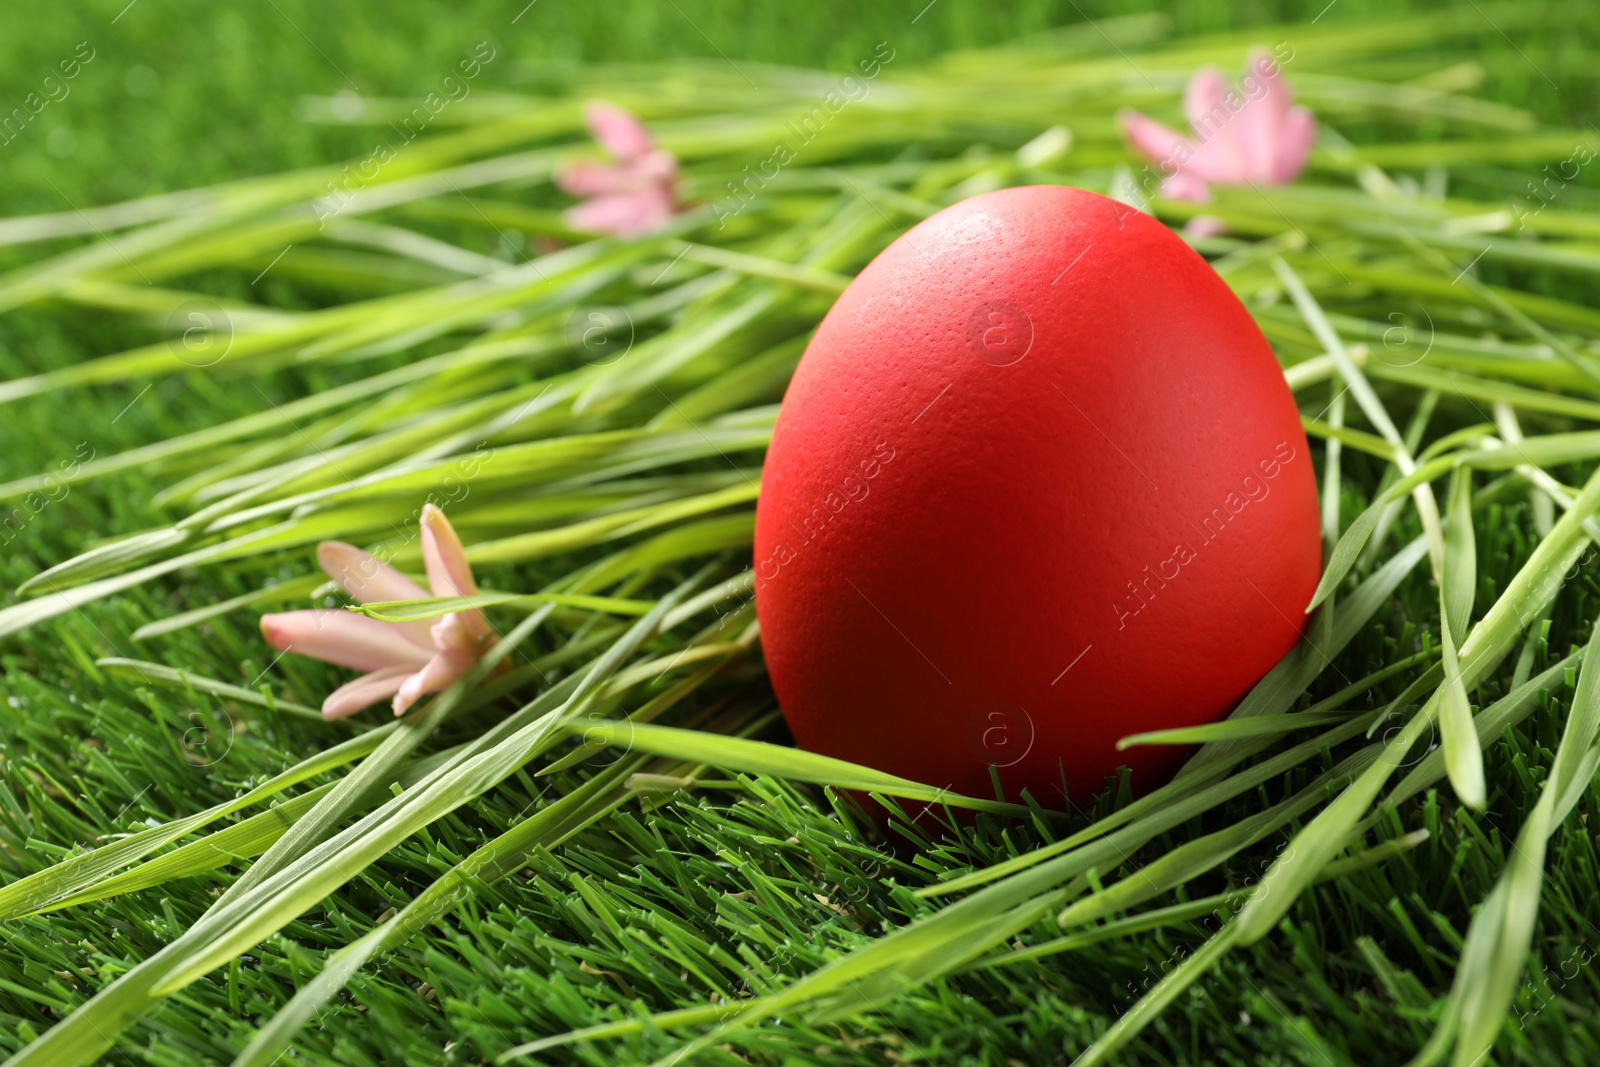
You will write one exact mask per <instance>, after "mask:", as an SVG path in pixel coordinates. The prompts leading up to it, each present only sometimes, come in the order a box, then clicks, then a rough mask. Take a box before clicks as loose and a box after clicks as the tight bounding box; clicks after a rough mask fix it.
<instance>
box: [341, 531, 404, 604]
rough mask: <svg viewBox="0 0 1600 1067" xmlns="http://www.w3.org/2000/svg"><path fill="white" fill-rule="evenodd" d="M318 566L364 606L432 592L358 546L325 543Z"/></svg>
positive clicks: (342, 543)
mask: <svg viewBox="0 0 1600 1067" xmlns="http://www.w3.org/2000/svg"><path fill="white" fill-rule="evenodd" d="M317 564H318V565H319V566H320V567H321V568H322V572H323V573H324V574H326V575H327V576H328V577H329V578H332V579H333V580H334V581H336V582H338V583H339V587H340V588H341V589H343V590H344V591H345V592H346V593H349V594H350V595H351V596H353V597H355V598H356V599H357V600H359V601H360V602H361V603H363V604H371V603H373V602H374V601H379V600H420V599H422V598H423V597H425V596H427V595H428V591H427V590H426V589H424V588H422V586H420V585H418V584H417V583H416V582H413V581H412V580H411V579H410V578H407V577H406V576H405V575H403V574H401V573H400V572H399V571H397V570H395V569H394V568H393V567H391V566H389V565H388V564H387V563H383V562H381V561H380V560H378V558H377V557H375V556H372V555H370V554H368V553H366V552H363V551H361V549H359V548H357V547H356V546H355V545H347V544H345V543H344V542H343V541H324V542H322V543H321V544H320V545H318V546H317Z"/></svg>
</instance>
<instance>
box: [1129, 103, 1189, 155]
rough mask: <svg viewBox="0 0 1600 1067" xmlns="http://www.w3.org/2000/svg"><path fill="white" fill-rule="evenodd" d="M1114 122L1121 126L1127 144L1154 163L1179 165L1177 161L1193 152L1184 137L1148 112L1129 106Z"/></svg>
mask: <svg viewBox="0 0 1600 1067" xmlns="http://www.w3.org/2000/svg"><path fill="white" fill-rule="evenodd" d="M1117 121H1118V122H1119V123H1120V124H1121V125H1122V133H1123V136H1125V137H1126V138H1127V139H1128V143H1129V144H1131V145H1133V147H1134V149H1135V150H1136V151H1137V152H1138V153H1139V154H1140V155H1142V156H1144V157H1145V158H1146V159H1148V160H1149V161H1150V162H1152V163H1154V164H1156V165H1157V166H1161V165H1162V164H1165V165H1166V166H1167V167H1168V168H1171V167H1178V166H1181V165H1182V164H1181V162H1180V161H1181V160H1182V159H1184V158H1185V157H1187V156H1188V155H1190V154H1192V153H1193V151H1194V146H1193V145H1191V144H1189V140H1188V138H1186V137H1184V136H1183V135H1182V134H1181V133H1179V132H1178V131H1177V130H1174V129H1173V128H1172V127H1171V126H1167V125H1164V124H1162V123H1160V122H1157V121H1156V120H1155V119H1153V118H1151V117H1150V116H1149V115H1144V114H1141V113H1140V112H1137V111H1134V110H1131V109H1129V110H1125V111H1123V112H1121V113H1120V114H1119V115H1118V116H1117Z"/></svg>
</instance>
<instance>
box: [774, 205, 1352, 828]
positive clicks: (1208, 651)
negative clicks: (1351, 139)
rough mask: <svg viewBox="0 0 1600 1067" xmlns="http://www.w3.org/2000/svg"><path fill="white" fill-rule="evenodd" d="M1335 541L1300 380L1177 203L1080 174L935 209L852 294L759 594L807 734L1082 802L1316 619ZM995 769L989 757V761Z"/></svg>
mask: <svg viewBox="0 0 1600 1067" xmlns="http://www.w3.org/2000/svg"><path fill="white" fill-rule="evenodd" d="M1321 559H1322V556H1321V546H1320V541H1319V532H1318V513H1317V499H1316V483H1315V476H1314V474H1313V471H1312V462H1311V456H1310V453H1309V448H1308V445H1307V442H1306V438H1305V434H1304V432H1303V431H1302V429H1301V427H1300V419H1299V414H1298V411H1297V409H1296V407H1295V403H1294V399H1293V397H1292V396H1291V394H1290V392H1289V389H1288V387H1287V385H1286V384H1285V382H1284V379H1283V374H1282V371H1281V370H1280V369H1279V365H1278V362H1277V360H1276V359H1275V357H1274V356H1273V353H1272V350H1271V349H1270V348H1269V346H1268V344H1267V342H1266V340H1265V339H1264V338H1263V337H1262V335H1261V332H1260V330H1259V329H1257V327H1256V325H1255V322H1254V321H1253V320H1252V319H1251V317H1250V314H1249V313H1248V312H1247V311H1246V310H1245V308H1244V306H1243V305H1242V304H1241V303H1240V302H1239V300H1238V298H1237V297H1235V296H1234V294H1233V292H1232V291H1231V290H1230V289H1229V288H1228V286H1227V285H1226V284H1225V283H1224V282H1223V281H1222V279H1221V278H1219V277H1218V276H1217V274H1216V272H1215V271H1213V270H1212V269H1211V267H1210V266H1209V265H1208V264H1207V263H1206V262H1205V260H1204V259H1203V258H1202V257H1201V256H1199V255H1198V254H1197V253H1195V252H1194V251H1193V250H1192V249H1191V248H1189V246H1188V245H1187V244H1185V243H1184V242H1183V240H1181V239H1180V238H1179V237H1178V236H1177V235H1176V234H1174V233H1173V232H1172V231H1171V230H1169V229H1168V228H1167V227H1165V226H1163V225H1162V224H1161V223H1159V222H1157V221H1156V220H1155V219H1154V218H1151V217H1150V216H1148V215H1145V214H1143V213H1141V212H1139V211H1136V210H1134V209H1132V208H1129V207H1127V206H1126V205H1124V204H1121V203H1119V202H1118V201H1115V200H1111V199H1108V198H1106V197H1103V196H1099V195H1097V194H1094V193H1089V192H1084V191H1082V190H1079V189H1070V188H1063V187H1058V186H1034V187H1028V188H1018V189H1005V190H1000V191H998V192H992V193H986V194H984V195H981V196H977V197H973V198H972V199H970V200H966V201H964V202H962V203H959V204H956V205H955V206H953V207H950V208H947V209H946V210H944V211H941V212H939V213H938V214H936V215H934V216H932V217H931V218H929V219H927V220H926V221H924V222H922V223H921V224H919V225H918V226H916V227H915V228H913V229H912V230H910V231H909V232H908V233H906V234H905V235H904V236H902V237H901V238H899V239H898V240H896V241H895V242H894V243H893V244H892V245H890V246H889V247H888V248H887V249H885V250H884V252H883V253H882V254H881V255H879V256H878V257H877V258H876V259H875V260H873V261H872V263H871V264H869V265H868V266H867V268H866V269H865V270H863V271H862V272H861V274H860V276H859V277H857V278H856V280H855V281H854V282H853V283H852V284H851V285H850V287H849V288H848V289H847V290H846V291H845V292H844V294H843V295H842V296H840V298H839V300H838V302H837V303H836V304H835V305H834V306H833V309H832V310H831V311H829V313H828V315H827V317H826V318H825V319H824V320H823V322H822V324H821V326H820V327H819V328H818V330H817V333H816V336H815V337H814V338H813V340H812V342H811V344H810V346H809V347H808V348H807V350H806V353H805V356H804V358H803V359H802V360H801V362H800V365H799V367H798V369H797V370H796V372H795V375H794V379H793V381H792V382H791V384H790V386H789V389H788V392H787V394H786V395H785V397H784V400H783V406H782V410H781V412H780V414H779V417H778V421H777V426H776V430H775V432H774V435H773V440H772V445H771V449H770V451H769V452H768V455H767V460H766V467H765V470H764V473H763V475H762V485H761V497H760V500H759V502H758V505H757V508H756V530H755V582H756V594H755V595H756V610H757V614H758V616H759V619H760V623H761V640H762V643H763V646H764V650H765V655H766V660H767V665H768V668H769V671H770V674H771V679H772V685H773V687H774V689H775V691H776V693H777V697H778V702H779V704H780V706H781V707H782V709H783V714H784V716H785V718H786V720H787V721H788V724H789V726H790V729H791V730H792V731H793V734H794V737H795V739H796V741H797V742H798V743H799V744H800V745H801V746H802V747H804V748H807V749H810V750H812V751H816V752H822V753H825V754H828V755H831V756H837V757H841V758H843V759H848V760H853V761H855V762H858V763H863V764H866V765H868V766H872V767H876V768H879V769H881V770H884V771H889V772H892V773H895V774H899V775H902V776H905V777H907V778H913V779H916V780H918V781H921V782H926V783H929V784H932V785H936V786H945V787H949V788H951V789H954V790H957V791H960V792H964V793H969V794H973V795H977V796H993V795H994V793H993V785H992V783H991V778H990V776H991V773H997V774H998V776H999V779H1000V782H1001V784H1002V786H1003V788H1004V790H1005V794H1006V796H1007V798H1008V799H1015V798H1016V797H1017V796H1018V794H1019V792H1020V791H1021V790H1022V789H1028V790H1030V791H1031V792H1032V794H1033V796H1034V797H1035V798H1036V799H1037V800H1038V801H1039V802H1040V803H1042V804H1045V805H1046V806H1052V807H1058V808H1059V807H1065V806H1067V804H1068V803H1072V804H1077V805H1082V804H1083V803H1084V802H1086V801H1087V800H1088V799H1089V797H1090V796H1091V794H1092V793H1094V792H1095V791H1097V790H1099V789H1100V788H1102V787H1103V786H1104V785H1105V780H1106V778H1107V776H1108V775H1112V774H1114V773H1115V772H1116V770H1117V768H1118V766H1119V765H1121V764H1126V765H1127V766H1128V767H1129V768H1130V770H1131V773H1132V784H1133V787H1134V788H1135V789H1136V790H1140V791H1143V790H1147V789H1149V788H1150V787H1151V786H1153V785H1156V784H1159V783H1160V782H1161V781H1162V780H1164V779H1165V778H1166V777H1168V776H1170V775H1171V774H1172V773H1173V772H1174V771H1175V769H1176V767H1177V765H1178V764H1179V762H1181V760H1182V759H1183V757H1184V756H1185V754H1186V750H1185V749H1181V748H1172V747H1162V748H1152V747H1136V748H1131V749H1129V750H1127V751H1125V752H1118V751H1117V750H1116V743H1117V740H1118V739H1119V738H1121V737H1124V736H1126V735H1128V734H1132V733H1138V732H1142V731H1147V730H1156V729H1165V728H1171V727H1178V726H1187V725H1195V724H1199V723H1205V722H1210V721H1212V720H1215V719H1217V718H1219V717H1220V716H1222V715H1224V714H1225V713H1227V712H1228V711H1229V710H1230V709H1231V708H1232V707H1233V706H1234V705H1235V704H1236V703H1237V702H1238V700H1239V699H1240V698H1241V697H1242V696H1243V695H1244V694H1245V693H1246V692H1247V691H1248V690H1249V689H1250V687H1251V686H1252V685H1254V684H1255V682H1256V681H1257V680H1258V679H1260V678H1261V676H1262V675H1263V674H1264V673H1266V671H1267V670H1268V669H1270V668H1271V667H1272V665H1273V664H1274V663H1276V662H1277V661H1278V660H1279V659H1280V658H1281V657H1282V656H1283V655H1284V653H1286V652H1287V651H1288V650H1289V649H1290V647H1291V646H1292V645H1293V644H1294V642H1295V640H1296V639H1297V638H1298V637H1299V636H1300V634H1301V632H1302V629H1303V627H1304V625H1305V613H1304V612H1305V607H1306V604H1307V603H1308V602H1309V600H1310V598H1311V594H1312V592H1313V590H1314V589H1315V587H1316V584H1317V579H1318V575H1319V571H1320V567H1321ZM991 768H994V770H993V771H991Z"/></svg>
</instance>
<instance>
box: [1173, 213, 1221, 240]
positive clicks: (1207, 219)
mask: <svg viewBox="0 0 1600 1067" xmlns="http://www.w3.org/2000/svg"><path fill="white" fill-rule="evenodd" d="M1183 232H1184V233H1185V234H1186V235H1188V236H1189V237H1220V236H1221V235H1222V234H1225V233H1227V232H1228V227H1227V224H1226V223H1224V222H1223V221H1222V220H1221V219H1219V218H1217V217H1216V216H1215V215H1196V216H1195V217H1194V218H1192V219H1190V220H1189V222H1188V224H1187V225H1185V226H1184V228H1183Z"/></svg>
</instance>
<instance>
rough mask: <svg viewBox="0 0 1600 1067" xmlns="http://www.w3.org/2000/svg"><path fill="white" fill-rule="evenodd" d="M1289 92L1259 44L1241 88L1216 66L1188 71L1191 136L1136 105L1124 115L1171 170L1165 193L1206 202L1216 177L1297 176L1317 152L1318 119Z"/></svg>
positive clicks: (1230, 181) (1138, 140)
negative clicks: (1313, 149)
mask: <svg viewBox="0 0 1600 1067" xmlns="http://www.w3.org/2000/svg"><path fill="white" fill-rule="evenodd" d="M1240 90H1243V91H1242V92H1241V91H1240ZM1291 100H1292V97H1291V96H1290V93H1289V87H1288V86H1287V85H1285V84H1284V82H1283V80H1282V78H1280V77H1279V68H1278V64H1277V62H1276V61H1274V60H1273V59H1272V58H1271V57H1270V56H1268V55H1267V54H1266V53H1264V52H1257V53H1256V54H1255V55H1253V56H1252V57H1251V59H1250V63H1249V65H1248V66H1247V67H1246V68H1245V73H1244V80H1243V83H1242V84H1241V86H1240V88H1239V89H1234V88H1232V87H1231V86H1229V85H1228V82H1227V80H1226V79H1225V78H1224V77H1223V75H1222V71H1220V70H1218V69H1217V68H1216V67H1206V68H1204V69H1202V70H1199V71H1197V72H1195V75H1194V77H1192V78H1190V79H1189V87H1188V88H1187V89H1186V90H1185V91H1184V94H1183V111H1184V114H1185V116H1186V117H1187V118H1188V120H1189V126H1190V127H1191V128H1192V129H1193V130H1194V137H1193V138H1188V137H1185V136H1183V135H1182V134H1180V133H1178V132H1177V131H1176V130H1173V129H1171V128H1169V127H1167V126H1163V125H1162V124H1161V123H1159V122H1157V121H1155V120H1154V119H1152V118H1150V117H1149V116H1148V115H1142V114H1140V113H1139V112H1137V111H1131V110H1129V111H1124V112H1122V113H1121V114H1120V115H1119V116H1118V119H1119V120H1120V121H1121V123H1122V132H1123V134H1124V135H1125V136H1126V137H1127V138H1128V141H1129V143H1130V144H1132V145H1133V147H1134V148H1135V149H1137V150H1138V151H1139V153H1140V154H1142V155H1143V156H1144V157H1145V158H1146V159H1148V160H1150V162H1152V163H1154V164H1156V167H1157V169H1159V170H1160V171H1161V173H1162V175H1163V176H1165V178H1166V180H1165V181H1163V182H1162V183H1161V195H1162V196H1165V197H1168V198H1170V199H1173V200H1192V201H1194V202H1196V203H1204V202H1205V201H1207V200H1210V199H1211V188H1210V187H1211V186H1212V185H1249V184H1252V183H1257V182H1259V183H1262V184H1266V185H1283V184H1286V183H1288V182H1292V181H1294V179H1295V178H1296V176H1298V175H1299V173H1300V169H1301V168H1302V167H1304V166H1305V163H1306V157H1307V156H1309V155H1310V154H1311V144H1312V142H1313V141H1314V140H1316V136H1317V123H1316V120H1315V119H1313V118H1312V117H1311V112H1309V111H1307V110H1306V109H1305V108H1303V107H1290V106H1289V105H1290V102H1291Z"/></svg>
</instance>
